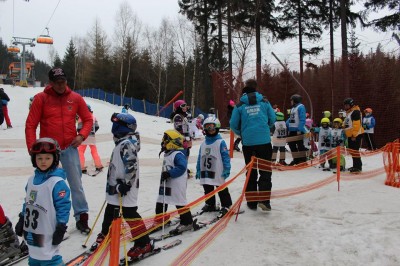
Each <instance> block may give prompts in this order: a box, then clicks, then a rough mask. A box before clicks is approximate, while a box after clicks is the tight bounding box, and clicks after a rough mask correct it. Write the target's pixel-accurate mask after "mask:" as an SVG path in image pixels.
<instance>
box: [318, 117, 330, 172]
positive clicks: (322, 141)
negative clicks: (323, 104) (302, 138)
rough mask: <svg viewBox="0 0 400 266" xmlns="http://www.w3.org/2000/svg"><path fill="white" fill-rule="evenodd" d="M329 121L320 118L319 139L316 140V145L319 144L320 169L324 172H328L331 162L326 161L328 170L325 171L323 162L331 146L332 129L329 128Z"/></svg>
mask: <svg viewBox="0 0 400 266" xmlns="http://www.w3.org/2000/svg"><path fill="white" fill-rule="evenodd" d="M329 124H330V121H329V118H326V117H324V118H322V119H321V127H320V129H319V139H318V144H319V154H320V156H321V168H323V170H324V171H329V170H330V168H331V165H332V160H331V159H330V160H328V163H329V168H327V169H325V160H326V155H324V154H325V153H327V152H328V151H329V150H330V149H331V145H332V129H331V128H330V127H329Z"/></svg>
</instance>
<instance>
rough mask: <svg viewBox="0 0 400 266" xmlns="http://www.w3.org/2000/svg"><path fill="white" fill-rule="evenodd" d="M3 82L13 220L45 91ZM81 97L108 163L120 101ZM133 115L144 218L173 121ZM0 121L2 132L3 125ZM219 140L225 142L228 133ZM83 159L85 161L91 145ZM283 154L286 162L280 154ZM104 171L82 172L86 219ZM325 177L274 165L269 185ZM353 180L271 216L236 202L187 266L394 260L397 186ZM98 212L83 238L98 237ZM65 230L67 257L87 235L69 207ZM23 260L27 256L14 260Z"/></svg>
mask: <svg viewBox="0 0 400 266" xmlns="http://www.w3.org/2000/svg"><path fill="white" fill-rule="evenodd" d="M2 87H3V88H4V89H5V92H6V93H7V94H8V95H9V97H10V98H11V102H10V103H9V113H10V117H11V120H12V125H13V128H12V129H7V130H1V131H0V167H1V170H0V203H1V205H2V206H3V209H4V210H5V212H6V215H7V216H8V217H9V218H10V219H11V220H12V221H13V222H14V223H16V222H17V220H18V219H17V217H18V213H19V211H20V209H21V204H22V202H23V198H24V187H25V184H26V181H27V179H28V177H29V176H30V174H31V173H32V172H33V168H32V165H31V163H30V157H29V156H28V153H27V149H26V147H25V138H24V124H25V120H26V116H27V114H28V103H29V98H30V97H31V96H33V95H34V94H36V93H38V92H39V91H41V90H42V89H43V88H21V87H11V86H8V85H2ZM85 100H86V101H87V103H88V104H90V105H91V107H92V109H93V110H94V114H95V116H96V117H97V119H98V120H99V124H100V129H99V131H98V134H97V142H98V144H97V146H98V149H99V154H100V156H101V158H102V159H103V162H104V163H105V164H106V163H107V161H108V158H109V156H110V154H111V151H112V149H113V146H114V144H113V141H112V135H111V133H110V130H111V122H110V116H111V114H112V113H113V112H120V111H121V108H120V107H118V106H114V105H111V104H108V103H106V102H103V101H99V100H94V99H91V98H85ZM133 114H134V116H135V117H136V119H137V121H138V131H139V132H141V136H142V149H141V151H140V153H139V158H140V173H141V175H140V184H141V187H140V193H139V212H140V214H141V215H142V216H143V217H144V218H148V217H150V216H152V215H153V214H154V209H155V200H156V196H157V191H158V184H159V177H160V172H161V163H162V159H159V158H158V153H159V150H160V141H161V138H162V135H163V131H164V130H166V129H170V128H171V127H172V126H171V124H169V123H166V119H164V118H158V117H153V116H148V115H145V114H141V113H133ZM1 128H2V129H5V125H4V124H3V125H2V127H1ZM224 137H225V139H226V140H227V141H228V140H229V135H228V134H224ZM200 143H201V140H198V141H196V142H195V143H194V147H193V149H192V153H191V157H190V161H189V163H190V164H189V168H191V169H195V162H196V158H197V157H196V156H197V153H198V148H199V144H200ZM86 156H87V157H86V160H87V161H90V160H91V157H90V153H89V151H87V153H86ZM346 160H347V166H349V165H350V166H351V158H350V157H346ZM286 161H287V162H290V161H291V160H290V159H289V158H287V159H286ZM90 163H91V161H90V162H89V165H90ZM243 167H244V160H243V156H242V154H241V153H237V152H236V153H235V154H234V158H233V159H232V171H231V173H232V176H234V175H235V174H236V173H238V172H239V171H240V170H241V169H242V168H243ZM381 167H383V159H382V154H378V155H375V156H371V157H365V158H363V170H364V171H369V170H374V169H379V168H381ZM106 172H107V171H103V172H102V173H100V174H99V175H98V176H96V177H89V176H83V183H84V189H85V192H86V197H87V199H88V202H89V206H90V223H93V222H94V220H95V217H96V215H97V214H98V213H99V210H100V208H101V206H102V204H103V201H104V191H105V179H106ZM331 175H332V173H331V172H323V171H321V169H318V168H315V167H310V168H307V169H304V170H299V171H297V170H296V171H274V172H273V176H272V178H273V191H280V190H282V189H295V188H297V187H299V186H304V185H307V184H311V183H313V182H316V181H319V180H322V179H325V178H328V177H329V176H331ZM344 177H346V176H344ZM355 177H356V176H347V178H344V180H343V181H342V182H341V183H340V191H339V192H338V189H337V183H336V182H333V183H330V184H329V185H326V186H324V187H321V188H319V189H314V190H311V191H308V192H305V193H301V194H297V195H294V196H288V197H283V198H276V199H273V200H272V201H271V205H272V212H270V213H264V212H261V211H260V210H257V211H252V210H249V209H248V208H247V207H246V204H245V202H243V206H242V209H245V213H244V214H241V215H239V217H238V221H237V222H235V221H234V219H232V220H231V221H230V222H229V223H228V226H227V228H226V229H225V230H224V231H223V232H222V233H221V234H219V235H218V237H216V238H215V240H214V241H213V242H212V243H211V244H210V245H208V246H207V248H206V249H205V250H204V251H203V252H201V253H199V254H198V255H197V257H196V258H195V260H194V261H193V263H192V265H377V266H378V265H379V266H381V265H393V266H395V265H400V203H399V199H400V197H399V193H400V190H399V188H393V187H389V186H385V185H384V181H385V174H380V175H377V176H374V177H372V178H366V179H358V178H355ZM244 180H245V176H244V175H242V176H240V177H239V178H238V179H237V180H236V181H235V182H233V183H232V184H231V186H230V187H229V189H230V192H231V195H232V198H233V200H234V201H236V199H237V198H238V196H239V195H240V193H241V191H242V187H243V183H244ZM187 195H188V199H189V201H193V200H195V199H197V198H198V197H200V196H202V195H203V190H202V187H201V186H200V185H199V184H198V181H197V180H195V179H189V180H188V189H187ZM201 206H202V204H200V205H199V206H198V207H197V208H196V209H194V210H193V212H195V211H197V210H198V209H199V208H200V207H201ZM102 217H103V215H101V216H100V219H99V222H98V223H97V225H96V227H95V228H94V230H95V231H94V234H93V235H92V237H91V238H90V240H89V242H88V245H90V244H91V243H92V242H93V241H94V240H95V236H96V234H97V233H98V232H99V228H100V225H101V221H102ZM199 219H200V218H199ZM69 231H70V232H69V234H70V238H69V239H68V240H66V241H64V242H63V243H62V244H61V251H62V255H63V258H64V261H68V260H70V259H71V258H73V257H74V256H75V255H77V254H78V253H80V252H82V251H83V248H82V247H81V245H82V244H83V243H84V242H85V240H86V236H84V235H81V234H79V233H78V232H77V231H76V230H75V222H74V220H73V217H72V211H71V219H70V222H69ZM205 232H207V229H201V230H199V231H196V232H190V233H185V234H183V235H182V236H180V237H179V238H180V239H182V241H183V243H182V244H181V245H180V246H178V247H175V248H173V249H171V250H167V251H164V252H162V253H160V254H159V255H157V256H154V257H152V258H148V259H146V261H145V262H143V264H148V265H168V264H170V263H171V262H172V261H173V260H174V259H175V258H176V257H177V256H179V255H180V254H182V253H183V252H185V250H186V249H187V248H188V247H189V246H190V245H191V244H193V243H194V242H195V241H197V240H198V239H199V238H200V237H201V235H203V234H204V233H205ZM168 241H169V240H165V242H168ZM121 256H122V254H121ZM26 264H27V261H24V262H21V263H19V264H18V265H26Z"/></svg>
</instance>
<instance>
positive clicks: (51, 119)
mask: <svg viewBox="0 0 400 266" xmlns="http://www.w3.org/2000/svg"><path fill="white" fill-rule="evenodd" d="M77 114H78V116H79V117H80V118H81V119H82V121H83V127H82V129H81V130H80V131H79V134H80V135H82V136H83V137H84V138H85V139H86V138H87V136H88V135H89V133H90V131H91V130H92V126H93V119H92V114H91V113H90V112H89V109H88V108H87V105H86V103H85V100H84V99H83V98H82V96H80V95H79V94H78V93H76V92H73V91H72V90H71V89H70V88H69V87H68V86H67V88H66V90H65V92H64V93H63V94H62V95H59V94H57V93H56V92H55V91H54V90H53V88H52V87H51V85H48V86H47V87H46V88H45V89H44V91H43V92H40V93H38V94H36V95H35V98H34V100H33V102H32V106H31V109H30V110H29V114H28V118H27V119H26V124H25V138H26V146H27V147H28V150H29V149H30V148H31V147H32V144H33V143H34V142H35V141H36V128H37V127H38V125H39V123H40V133H39V136H40V138H45V137H49V138H53V139H55V140H57V141H58V144H59V145H60V147H61V149H62V150H64V149H65V148H67V147H68V146H69V145H70V144H71V142H72V141H73V139H74V138H75V137H76V136H77V132H76V126H75V118H76V115H77Z"/></svg>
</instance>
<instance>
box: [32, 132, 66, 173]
mask: <svg viewBox="0 0 400 266" xmlns="http://www.w3.org/2000/svg"><path fill="white" fill-rule="evenodd" d="M44 153H50V154H53V164H52V165H51V166H50V167H49V169H50V168H56V167H57V166H58V164H59V163H60V154H61V148H60V145H58V142H57V141H56V140H55V139H52V138H40V139H38V140H36V141H35V143H33V145H32V147H31V149H30V154H31V161H32V165H33V167H35V168H36V167H37V164H36V154H44Z"/></svg>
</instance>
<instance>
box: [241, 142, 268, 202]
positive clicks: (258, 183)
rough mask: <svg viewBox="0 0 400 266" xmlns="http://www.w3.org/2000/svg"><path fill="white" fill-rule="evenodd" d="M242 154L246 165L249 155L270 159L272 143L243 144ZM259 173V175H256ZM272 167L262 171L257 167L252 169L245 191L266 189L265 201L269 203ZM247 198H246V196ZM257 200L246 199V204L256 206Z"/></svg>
mask: <svg viewBox="0 0 400 266" xmlns="http://www.w3.org/2000/svg"><path fill="white" fill-rule="evenodd" d="M243 155H244V161H245V163H246V165H247V164H248V163H250V161H251V157H252V156H255V157H257V158H260V159H264V160H268V161H271V157H272V145H271V143H267V144H261V145H254V146H243ZM258 174H260V176H258ZM271 177H272V169H269V171H262V170H257V169H252V170H251V173H250V178H249V182H248V183H247V186H246V192H251V191H267V198H268V200H266V202H268V203H269V197H270V195H271V189H272V181H271ZM246 199H247V198H246ZM257 203H258V202H257V201H251V200H250V199H249V200H248V201H247V205H249V206H251V205H252V206H253V207H255V206H257Z"/></svg>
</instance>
